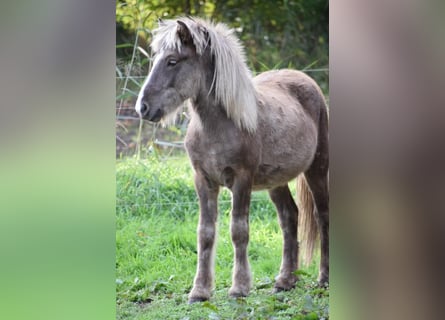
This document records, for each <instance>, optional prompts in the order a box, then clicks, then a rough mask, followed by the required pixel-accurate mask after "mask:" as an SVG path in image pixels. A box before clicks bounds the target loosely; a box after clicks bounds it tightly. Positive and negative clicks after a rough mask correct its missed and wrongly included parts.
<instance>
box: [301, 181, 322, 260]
mask: <svg viewBox="0 0 445 320" xmlns="http://www.w3.org/2000/svg"><path fill="white" fill-rule="evenodd" d="M297 205H298V210H299V213H298V238H299V239H300V244H301V245H300V248H301V257H302V260H303V265H306V266H308V265H309V264H310V263H311V261H312V256H313V252H314V248H315V245H316V244H317V242H318V234H319V233H318V225H317V221H316V219H315V212H314V209H315V205H314V200H313V198H312V192H311V190H310V189H309V186H308V184H307V181H306V178H305V177H304V175H303V174H300V175H299V176H298V178H297Z"/></svg>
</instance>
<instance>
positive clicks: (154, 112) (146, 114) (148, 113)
mask: <svg viewBox="0 0 445 320" xmlns="http://www.w3.org/2000/svg"><path fill="white" fill-rule="evenodd" d="M140 115H141V117H142V118H143V119H145V120H148V121H152V122H159V120H161V118H162V116H163V115H164V112H163V111H162V110H161V109H159V108H149V107H148V105H147V103H146V102H142V105H141V111H140Z"/></svg>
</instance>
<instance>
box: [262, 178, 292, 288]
mask: <svg viewBox="0 0 445 320" xmlns="http://www.w3.org/2000/svg"><path fill="white" fill-rule="evenodd" d="M269 195H270V198H271V199H272V201H273V203H274V204H275V207H276V208H277V211H278V218H279V222H280V227H281V230H282V231H283V256H282V260H281V268H280V274H279V275H278V278H277V279H276V282H275V290H276V291H281V290H289V289H292V288H293V287H294V286H295V282H296V281H297V276H296V275H295V274H294V272H295V271H296V270H297V268H298V239H297V226H298V208H297V205H296V204H295V201H294V199H293V198H292V195H291V193H290V190H289V187H288V186H287V185H285V186H281V187H277V188H274V189H272V190H270V191H269Z"/></svg>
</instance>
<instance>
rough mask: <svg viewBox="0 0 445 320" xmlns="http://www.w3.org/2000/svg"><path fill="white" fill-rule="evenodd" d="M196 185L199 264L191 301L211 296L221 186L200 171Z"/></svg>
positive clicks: (206, 298)
mask: <svg viewBox="0 0 445 320" xmlns="http://www.w3.org/2000/svg"><path fill="white" fill-rule="evenodd" d="M195 187H196V192H197V194H198V197H199V206H200V215H199V224H198V266H197V270H196V276H195V281H194V284H193V289H192V291H191V292H190V294H189V303H193V302H197V301H205V300H208V299H209V298H210V294H211V290H212V285H213V276H214V255H215V254H214V251H215V250H214V247H215V234H216V220H217V216H218V213H217V212H218V209H217V205H218V204H217V200H218V192H219V187H218V186H217V185H216V184H215V185H213V184H212V183H210V182H209V181H207V180H206V179H205V177H204V176H203V175H202V174H200V173H199V172H197V173H196V176H195Z"/></svg>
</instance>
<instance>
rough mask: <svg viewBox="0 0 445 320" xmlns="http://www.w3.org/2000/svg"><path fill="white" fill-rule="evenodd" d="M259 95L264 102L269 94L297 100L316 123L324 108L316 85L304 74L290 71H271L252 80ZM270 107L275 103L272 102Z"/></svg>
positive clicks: (321, 94) (322, 99)
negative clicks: (286, 96)
mask: <svg viewBox="0 0 445 320" xmlns="http://www.w3.org/2000/svg"><path fill="white" fill-rule="evenodd" d="M253 82H254V84H255V87H256V89H257V92H258V93H259V95H260V96H261V95H263V98H264V99H265V101H267V100H269V97H270V96H271V94H273V93H275V94H278V95H280V96H282V95H289V96H291V97H292V98H293V99H295V100H297V101H298V102H299V104H300V105H301V107H303V109H304V111H305V112H306V113H307V114H308V115H310V116H311V118H312V119H313V120H314V121H316V122H317V120H318V117H319V113H320V109H321V108H324V107H325V102H324V97H323V93H322V92H321V90H320V87H319V86H318V85H317V83H316V82H315V81H314V80H313V79H312V78H311V77H309V76H308V75H307V74H305V73H304V72H301V71H298V70H291V69H282V70H271V71H266V72H263V73H260V74H259V75H258V76H256V77H255V78H254V79H253ZM270 105H271V106H274V105H275V103H274V102H273V101H272V102H271V103H270Z"/></svg>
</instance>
